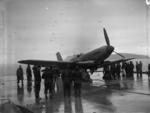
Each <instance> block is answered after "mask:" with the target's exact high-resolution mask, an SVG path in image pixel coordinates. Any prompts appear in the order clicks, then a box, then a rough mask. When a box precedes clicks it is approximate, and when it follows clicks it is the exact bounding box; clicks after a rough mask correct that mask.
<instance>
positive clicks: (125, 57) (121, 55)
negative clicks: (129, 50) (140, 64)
mask: <svg viewBox="0 0 150 113" xmlns="http://www.w3.org/2000/svg"><path fill="white" fill-rule="evenodd" d="M113 52H114V53H116V54H117V55H119V56H120V57H122V58H123V59H125V58H126V57H125V56H123V55H122V54H120V53H117V52H116V51H113Z"/></svg>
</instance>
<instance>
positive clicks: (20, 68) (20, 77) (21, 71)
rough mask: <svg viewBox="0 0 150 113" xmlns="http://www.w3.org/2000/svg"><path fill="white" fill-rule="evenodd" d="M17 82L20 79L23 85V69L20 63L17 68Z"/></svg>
mask: <svg viewBox="0 0 150 113" xmlns="http://www.w3.org/2000/svg"><path fill="white" fill-rule="evenodd" d="M16 74H17V83H18V84H19V82H20V80H21V82H22V85H23V69H22V67H21V65H19V68H18V69H17V72H16Z"/></svg>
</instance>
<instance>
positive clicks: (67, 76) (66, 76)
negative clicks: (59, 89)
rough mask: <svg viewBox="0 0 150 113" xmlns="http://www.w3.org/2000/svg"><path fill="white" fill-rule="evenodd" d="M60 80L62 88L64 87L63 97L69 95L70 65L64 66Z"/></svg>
mask: <svg viewBox="0 0 150 113" xmlns="http://www.w3.org/2000/svg"><path fill="white" fill-rule="evenodd" d="M61 77H62V81H63V89H64V97H70V96H71V82H72V81H71V69H70V65H67V66H66V68H65V69H64V70H63V72H62V75H61Z"/></svg>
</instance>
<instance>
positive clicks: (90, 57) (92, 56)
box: [70, 46, 114, 62]
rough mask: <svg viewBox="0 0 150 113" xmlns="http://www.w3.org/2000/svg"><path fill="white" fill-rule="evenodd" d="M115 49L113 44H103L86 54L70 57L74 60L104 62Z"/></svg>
mask: <svg viewBox="0 0 150 113" xmlns="http://www.w3.org/2000/svg"><path fill="white" fill-rule="evenodd" d="M113 50H114V47H113V46H102V47H100V48H97V49H95V50H93V51H90V52H88V53H85V54H79V55H74V56H73V57H72V58H71V59H70V61H72V62H82V61H94V62H102V61H104V60H105V59H106V58H108V57H109V56H110V55H111V53H112V52H113Z"/></svg>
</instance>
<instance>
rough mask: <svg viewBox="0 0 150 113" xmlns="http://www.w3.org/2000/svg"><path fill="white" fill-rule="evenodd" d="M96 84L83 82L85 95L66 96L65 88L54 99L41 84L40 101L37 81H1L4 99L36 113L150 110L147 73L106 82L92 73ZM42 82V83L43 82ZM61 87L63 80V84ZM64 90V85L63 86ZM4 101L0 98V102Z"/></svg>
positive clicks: (0, 89)
mask: <svg viewBox="0 0 150 113" xmlns="http://www.w3.org/2000/svg"><path fill="white" fill-rule="evenodd" d="M92 77H93V79H94V81H93V84H83V88H82V97H77V98H75V97H74V94H73V91H72V96H71V97H70V98H64V97H63V93H62V90H59V91H57V94H55V96H54V97H53V99H49V100H45V98H44V93H43V92H44V86H43V85H42V86H41V91H40V96H41V100H39V101H35V97H34V83H27V82H26V81H25V82H24V85H23V86H21V85H18V86H17V84H16V80H15V79H16V78H15V77H9V78H6V79H5V80H3V81H0V84H1V86H0V92H1V99H2V98H6V99H10V100H11V101H13V102H14V103H16V104H19V105H23V106H26V107H27V108H29V109H30V110H31V111H34V112H35V113H94V112H95V113H99V112H109V113H114V112H119V113H120V112H122V113H124V112H126V113H130V112H149V111H150V107H149V105H150V98H149V96H150V82H149V80H148V77H147V75H143V77H142V78H138V77H137V76H136V75H134V78H132V79H122V80H113V81H103V80H102V78H101V75H96V74H95V75H93V76H92ZM42 84H43V82H42ZM60 86H61V83H60ZM60 89H61V88H60ZM2 102H3V100H1V103H2Z"/></svg>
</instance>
